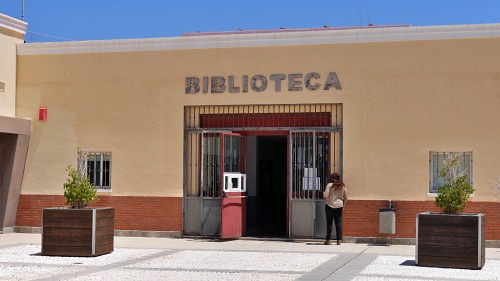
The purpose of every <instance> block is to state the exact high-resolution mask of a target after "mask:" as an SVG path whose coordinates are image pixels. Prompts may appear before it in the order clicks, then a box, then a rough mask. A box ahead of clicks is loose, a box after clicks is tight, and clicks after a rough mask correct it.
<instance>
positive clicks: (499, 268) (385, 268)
mask: <svg viewBox="0 0 500 281" xmlns="http://www.w3.org/2000/svg"><path fill="white" fill-rule="evenodd" d="M361 274H362V276H359V277H358V278H371V277H370V276H366V275H384V276H388V277H391V276H394V277H396V276H401V277H405V278H417V279H418V278H436V279H437V278H443V277H444V278H448V279H457V280H500V261H499V260H486V264H485V265H484V267H483V268H482V269H481V270H470V269H455V268H436V267H423V266H416V265H415V261H414V259H413V257H408V256H379V257H378V258H377V259H375V261H373V262H372V263H371V264H370V265H369V266H367V267H366V268H365V269H364V270H363V271H362V272H361ZM355 280H358V281H361V280H376V279H355ZM406 280H407V279H405V281H406Z"/></svg>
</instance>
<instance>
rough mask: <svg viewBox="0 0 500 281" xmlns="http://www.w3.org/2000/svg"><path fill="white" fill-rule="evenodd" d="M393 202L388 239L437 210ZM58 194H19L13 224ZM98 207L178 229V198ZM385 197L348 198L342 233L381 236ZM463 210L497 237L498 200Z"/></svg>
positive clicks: (410, 230) (139, 226) (134, 199)
mask: <svg viewBox="0 0 500 281" xmlns="http://www.w3.org/2000/svg"><path fill="white" fill-rule="evenodd" d="M392 202H393V203H395V204H396V206H395V207H396V233H395V234H393V235H390V237H392V238H415V223H416V215H417V214H418V213H421V212H427V211H433V212H439V209H438V208H437V207H436V206H434V201H392ZM64 203H65V200H64V197H63V196H62V195H33V194H22V195H21V196H20V199H19V205H18V210H17V219H16V226H27V227H41V222H42V209H43V208H49V207H57V206H63V205H65V204H64ZM96 206H99V207H113V208H115V212H116V214H115V229H116V230H145V231H177V232H181V231H182V198H181V197H155V196H101V197H99V202H98V204H96ZM386 207H387V200H349V202H348V204H347V207H346V208H345V210H344V219H343V228H344V235H345V236H351V237H385V236H384V235H383V234H380V233H379V232H378V224H379V209H380V208H386ZM465 213H483V214H485V215H486V240H500V202H469V203H468V205H467V208H466V209H465Z"/></svg>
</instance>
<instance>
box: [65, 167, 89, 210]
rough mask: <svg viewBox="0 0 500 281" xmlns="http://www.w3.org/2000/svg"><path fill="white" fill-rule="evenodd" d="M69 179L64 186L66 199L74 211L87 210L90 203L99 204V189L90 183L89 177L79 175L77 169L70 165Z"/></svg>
mask: <svg viewBox="0 0 500 281" xmlns="http://www.w3.org/2000/svg"><path fill="white" fill-rule="evenodd" d="M66 171H68V179H67V180H66V183H65V184H64V198H66V204H68V205H71V208H73V209H85V208H86V207H87V206H88V204H89V203H95V202H97V189H96V188H95V187H94V186H93V185H92V184H91V183H90V180H89V177H88V176H87V175H84V176H83V177H82V176H80V175H79V174H78V172H77V171H76V169H75V168H73V167H72V166H71V165H69V166H68V167H67V168H66Z"/></svg>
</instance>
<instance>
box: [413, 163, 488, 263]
mask: <svg viewBox="0 0 500 281" xmlns="http://www.w3.org/2000/svg"><path fill="white" fill-rule="evenodd" d="M460 159H461V156H460V154H458V153H452V154H450V155H449V157H448V158H447V159H446V160H445V161H444V163H443V168H442V169H441V170H440V176H441V177H442V178H444V179H445V184H444V185H443V186H441V187H440V188H439V189H438V195H437V197H436V200H435V205H436V206H437V207H439V208H440V209H441V213H432V212H426V213H421V214H417V231H416V248H415V251H416V253H415V263H416V264H417V265H420V266H434V267H452V268H467V269H481V268H482V267H483V266H484V263H485V237H484V233H485V231H484V226H485V216H484V214H462V212H463V210H464V208H465V207H466V205H467V200H468V199H469V197H470V195H471V193H472V192H474V189H473V188H472V186H471V185H470V183H469V179H468V177H467V175H466V174H465V173H464V172H463V171H461V170H460Z"/></svg>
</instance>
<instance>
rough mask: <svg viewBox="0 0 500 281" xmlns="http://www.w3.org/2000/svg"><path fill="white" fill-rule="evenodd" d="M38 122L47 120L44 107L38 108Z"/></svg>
mask: <svg viewBox="0 0 500 281" xmlns="http://www.w3.org/2000/svg"><path fill="white" fill-rule="evenodd" d="M38 120H40V121H45V120H47V108H46V107H40V110H39V111H38Z"/></svg>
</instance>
